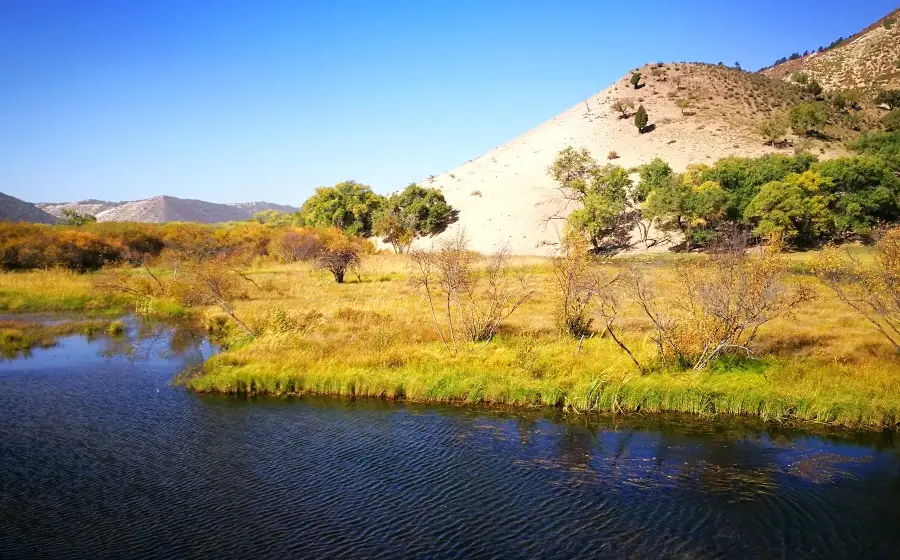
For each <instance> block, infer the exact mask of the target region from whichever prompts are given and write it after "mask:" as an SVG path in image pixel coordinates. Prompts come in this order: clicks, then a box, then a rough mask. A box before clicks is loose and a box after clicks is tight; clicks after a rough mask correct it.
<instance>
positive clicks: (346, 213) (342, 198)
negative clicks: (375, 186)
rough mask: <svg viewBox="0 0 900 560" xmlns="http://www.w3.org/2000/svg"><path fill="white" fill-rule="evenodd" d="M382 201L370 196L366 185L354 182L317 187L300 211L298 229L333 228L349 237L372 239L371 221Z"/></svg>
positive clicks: (377, 196)
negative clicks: (356, 236) (300, 227)
mask: <svg viewBox="0 0 900 560" xmlns="http://www.w3.org/2000/svg"><path fill="white" fill-rule="evenodd" d="M382 201H383V197H381V196H380V195H378V194H375V193H374V192H372V189H371V187H369V185H363V184H361V183H357V182H356V181H344V182H342V183H338V184H336V185H334V186H333V187H319V188H318V189H316V192H315V194H314V195H312V196H311V197H310V198H309V199H307V201H306V202H304V203H303V206H302V207H301V208H300V212H299V213H298V218H299V220H298V221H299V222H300V224H299V225H301V226H305V227H329V226H333V227H336V228H339V229H342V230H344V231H345V232H346V233H347V234H349V235H358V236H362V237H371V236H372V225H373V219H374V216H375V213H376V212H377V211H378V209H379V208H380V207H381V204H382Z"/></svg>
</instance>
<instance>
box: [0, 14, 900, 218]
mask: <svg viewBox="0 0 900 560" xmlns="http://www.w3.org/2000/svg"><path fill="white" fill-rule="evenodd" d="M896 6H897V4H896V0H893V1H891V0H865V1H863V2H855V3H851V4H848V3H847V2H846V1H835V0H819V1H813V0H794V1H789V2H784V1H774V0H761V1H755V2H731V1H724V2H712V1H703V2H700V1H682V2H672V1H670V0H666V1H656V0H644V1H641V2H602V1H597V0H591V1H586V2H582V1H580V0H572V1H569V2H559V3H557V2H550V1H542V2H528V1H510V2H499V1H491V0H481V1H475V0H456V1H449V2H436V1H435V2H432V1H427V0H426V1H423V0H419V1H415V2H376V1H369V2H344V1H338V0H321V1H312V0H309V1H303V0H296V1H292V2H271V1H265V0H258V1H249V0H248V1H246V2H230V1H225V0H216V1H213V0H207V1H191V0H176V1H169V0H146V1H144V0H109V1H98V0H71V1H66V2H47V1H43V0H0V191H2V192H5V193H7V194H11V195H13V196H17V197H20V198H24V199H26V200H29V201H33V202H37V201H57V200H78V199H84V198H101V199H113V200H122V199H125V200H129V199H137V198H145V197H148V196H152V195H156V194H170V195H173V196H179V197H188V198H202V199H207V200H212V201H220V202H236V201H242V200H260V199H262V200H271V201H274V202H281V203H290V204H298V205H299V204H300V203H301V202H302V201H303V200H304V199H305V198H306V197H307V196H309V194H310V193H311V192H312V190H313V189H314V188H315V187H316V186H320V185H328V184H333V183H335V182H338V181H341V180H344V179H356V180H358V181H362V182H365V183H368V184H371V185H372V186H373V188H374V189H375V190H376V191H379V192H390V191H392V190H395V189H397V188H401V187H403V186H404V185H405V184H407V183H409V182H411V181H415V180H420V179H423V178H425V177H427V176H428V175H430V174H437V173H440V172H442V171H445V170H448V169H451V168H453V167H456V166H457V165H459V164H461V163H463V162H465V161H467V160H469V159H471V158H473V157H476V156H478V155H480V154H482V153H484V152H486V151H487V150H489V149H491V148H493V147H494V146H497V145H500V144H502V143H504V142H506V141H507V140H510V139H512V138H514V137H515V136H517V135H519V134H521V133H522V132H525V131H526V130H528V129H530V128H532V127H533V126H535V125H537V124H539V123H541V122H543V121H544V120H546V119H548V118H550V117H552V116H554V115H556V114H557V113H559V112H561V111H563V110H565V109H567V108H569V107H571V106H572V105H574V104H576V103H578V102H579V101H580V100H582V99H584V98H586V97H588V96H589V95H591V94H593V93H596V92H597V91H599V90H601V89H603V88H605V87H606V86H607V85H609V84H610V83H611V82H612V81H613V80H615V79H617V78H619V77H620V76H622V75H623V74H624V73H625V72H626V71H628V70H629V69H631V68H634V67H636V66H639V65H641V64H643V63H646V62H650V61H657V60H662V61H672V60H685V61H706V62H718V61H723V62H726V63H728V64H732V63H734V62H735V61H740V62H741V64H742V65H743V67H744V68H749V69H756V68H759V67H761V66H765V65H768V64H770V63H771V62H772V61H773V60H775V59H776V58H779V57H781V56H786V55H789V54H790V53H791V52H793V51H803V50H805V49H813V48H815V47H817V46H818V45H822V44H827V43H829V42H831V41H832V40H833V39H835V38H837V37H838V36H839V35H844V36H846V35H849V34H851V33H854V32H856V31H858V30H860V29H862V28H863V27H865V26H867V25H869V24H870V23H872V22H873V21H875V20H876V19H878V18H880V17H882V16H883V15H884V14H886V13H887V12H889V11H890V10H891V9H893V8H895V7H896Z"/></svg>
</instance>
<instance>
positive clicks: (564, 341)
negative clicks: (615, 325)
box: [180, 250, 900, 427]
mask: <svg viewBox="0 0 900 560" xmlns="http://www.w3.org/2000/svg"><path fill="white" fill-rule="evenodd" d="M857 252H858V253H859V255H861V256H862V258H867V257H868V256H869V255H870V252H869V251H867V250H858V251H857ZM788 258H789V259H790V260H791V262H792V266H793V268H794V270H796V272H795V275H796V276H797V277H798V278H799V279H801V280H802V281H807V282H810V283H811V284H813V285H814V286H815V287H816V291H817V293H818V297H817V299H816V300H815V301H814V302H812V303H810V304H807V305H805V306H804V307H803V308H802V309H800V310H799V312H798V313H797V314H796V315H795V316H793V317H787V318H782V319H778V320H776V321H774V322H773V323H771V324H769V325H767V326H766V327H764V330H763V331H762V332H761V334H760V337H759V340H758V344H757V352H756V353H757V355H758V356H760V358H759V359H749V360H739V361H733V360H732V361H720V362H718V363H716V364H715V365H714V367H712V368H711V369H709V370H707V371H704V372H700V373H697V372H692V371H691V372H682V371H664V370H660V369H658V368H657V369H652V370H651V372H650V374H649V375H644V376H642V375H640V374H639V373H638V372H637V370H636V368H635V366H634V365H633V364H632V363H631V361H630V360H629V359H628V358H627V356H625V355H624V354H623V353H622V351H621V350H620V349H619V348H618V347H617V346H616V345H615V343H614V342H613V341H612V340H610V339H609V337H602V338H601V337H599V336H594V337H592V338H589V339H586V340H585V341H584V342H583V344H581V345H579V341H578V340H575V339H572V338H569V337H564V336H560V335H559V333H558V331H557V330H556V329H555V327H554V324H553V300H552V288H551V285H550V264H549V262H548V261H546V260H541V259H521V260H520V263H519V264H520V265H521V266H524V267H526V268H527V269H528V270H529V272H530V273H531V275H532V277H533V281H534V283H535V286H536V287H537V290H536V292H535V295H534V297H533V298H532V299H531V300H529V301H528V302H527V303H526V304H525V305H524V306H522V308H520V309H519V310H518V311H517V312H516V313H515V314H513V315H512V317H511V318H510V319H509V320H508V321H507V322H506V323H505V324H504V326H503V327H502V329H501V332H500V334H499V336H497V337H495V338H494V339H493V340H492V341H490V342H489V343H477V344H464V345H462V346H461V347H460V349H459V351H458V352H457V353H455V354H454V353H452V352H449V351H448V350H447V349H445V348H444V346H443V345H442V344H441V343H440V341H439V339H438V338H437V335H436V333H435V331H434V328H433V326H432V323H431V319H430V315H429V311H428V307H427V305H426V304H425V302H424V301H423V298H422V297H421V295H420V294H419V293H418V292H417V290H416V289H415V288H413V287H412V286H411V285H410V284H409V282H408V280H407V276H406V261H405V260H404V259H403V258H402V257H398V256H393V255H379V256H376V257H373V258H371V259H369V260H368V262H367V263H366V264H365V267H364V270H363V271H362V272H361V275H360V280H359V281H357V280H356V279H355V278H354V279H352V280H351V281H349V282H348V283H347V284H344V285H338V284H335V283H334V282H333V281H332V280H331V278H330V277H329V276H328V275H327V274H325V273H322V272H320V271H315V270H313V269H311V268H309V267H307V266H304V265H292V266H285V267H273V268H269V269H263V270H258V271H256V272H255V274H254V277H255V279H256V281H257V283H258V284H259V285H260V286H262V287H263V288H264V289H262V290H255V291H254V293H252V294H250V297H249V298H248V299H246V300H244V301H240V302H238V304H237V313H238V314H240V315H242V316H243V317H245V318H247V320H248V321H250V322H251V323H252V324H253V325H255V327H256V329H257V330H259V331H263V332H264V333H265V334H263V335H262V336H259V337H257V338H255V339H249V338H244V337H241V336H240V335H239V334H238V333H237V332H235V333H234V335H233V337H232V340H231V344H230V348H229V350H228V351H226V352H224V353H222V354H220V355H219V356H217V357H215V358H213V359H212V360H210V361H209V362H208V363H207V364H206V366H205V368H204V369H203V371H202V372H201V374H200V375H196V376H192V377H190V378H187V379H183V380H181V381H180V382H181V383H183V384H185V385H186V386H187V387H189V388H190V389H192V390H195V391H200V392H218V393H259V394H276V395H289V394H317V395H340V396H346V397H354V398H355V397H381V398H392V399H393V398H396V399H407V400H411V401H417V402H467V403H488V404H504V405H526V406H559V407H564V408H566V409H569V410H572V411H578V412H587V411H613V412H629V411H642V412H659V411H679V412H688V413H694V414H701V415H714V414H738V415H748V416H757V417H760V418H763V419H766V420H782V419H799V420H806V421H813V422H822V423H832V424H838V425H842V426H853V427H860V426H868V427H885V426H895V425H897V424H898V423H900V360H898V358H897V355H896V353H895V352H894V351H893V348H892V347H891V346H890V345H889V344H888V343H886V342H885V341H882V340H881V339H880V338H879V336H880V335H878V334H877V333H876V332H875V331H873V330H872V329H871V328H870V327H869V326H868V324H867V323H866V322H865V321H864V320H863V319H861V318H860V317H858V316H856V315H855V314H854V313H853V312H852V310H850V309H848V308H846V307H845V306H844V305H843V304H842V303H841V302H840V301H838V300H837V299H836V298H835V297H834V296H833V295H832V294H831V293H830V292H829V291H828V290H827V289H825V288H824V287H823V286H820V285H818V283H816V281H815V280H814V279H813V278H811V277H809V276H808V274H807V273H806V270H808V262H809V259H810V255H809V254H793V255H789V256H788ZM643 266H646V267H649V269H650V270H651V271H652V273H653V274H654V275H655V276H656V277H657V279H658V280H659V281H660V282H662V284H663V285H665V283H666V282H668V281H670V280H671V279H670V278H669V277H670V276H671V268H670V266H669V262H668V259H661V260H657V259H653V260H649V261H647V262H646V263H645V264H644V265H643ZM216 315H218V312H217V311H216V310H214V309H209V310H207V319H209V320H211V319H213V318H214V317H215V316H216ZM273 317H275V318H276V319H277V320H275V321H274V323H275V324H274V325H273ZM285 317H288V318H290V327H289V328H283V327H280V326H279V324H278V321H279V320H282V321H283V320H284V318H285ZM619 328H620V331H621V334H622V336H623V338H624V339H625V340H626V342H627V343H628V344H629V346H630V347H631V348H632V349H633V350H634V351H635V353H636V355H637V357H638V359H639V360H640V361H641V362H642V363H645V364H652V363H653V356H654V348H653V342H652V339H651V331H650V325H649V324H648V322H647V321H646V320H644V319H643V318H642V317H641V315H640V313H639V310H638V309H637V308H629V309H627V310H626V313H625V316H624V317H623V318H622V319H621V320H620V327H619Z"/></svg>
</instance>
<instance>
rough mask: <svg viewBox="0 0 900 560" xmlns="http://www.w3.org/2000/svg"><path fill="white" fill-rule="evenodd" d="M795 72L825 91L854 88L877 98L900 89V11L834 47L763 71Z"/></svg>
mask: <svg viewBox="0 0 900 560" xmlns="http://www.w3.org/2000/svg"><path fill="white" fill-rule="evenodd" d="M796 72H803V73H805V74H807V75H808V76H809V77H811V78H813V79H815V80H817V81H818V82H819V83H821V84H822V87H824V88H825V89H826V90H837V89H850V88H854V89H859V90H861V91H862V92H864V93H866V94H868V95H875V94H876V93H877V92H879V91H881V90H883V89H896V88H900V10H894V11H893V12H891V13H890V14H888V15H887V16H885V17H884V18H882V19H880V20H878V21H877V22H875V23H874V24H872V25H871V26H869V27H867V28H866V29H864V30H862V31H860V32H859V33H857V34H856V35H853V36H852V37H850V38H848V39H847V40H845V41H844V42H843V43H841V44H840V45H838V46H836V47H834V48H831V49H828V50H826V51H823V52H814V53H812V54H809V55H807V56H804V57H801V58H798V59H796V60H789V61H787V62H784V63H782V64H778V65H776V66H773V67H772V68H767V69H765V70H763V71H762V73H763V74H765V75H767V76H773V77H776V78H783V79H788V78H790V76H791V75H793V74H794V73H796Z"/></svg>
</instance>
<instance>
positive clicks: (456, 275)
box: [409, 232, 534, 352]
mask: <svg viewBox="0 0 900 560" xmlns="http://www.w3.org/2000/svg"><path fill="white" fill-rule="evenodd" d="M409 255H410V280H411V282H412V283H413V284H414V285H416V286H417V287H419V288H420V289H421V290H422V292H423V294H424V295H425V298H426V299H427V301H428V306H429V309H430V311H431V317H432V321H433V323H434V328H435V330H436V331H437V333H438V336H439V337H440V339H441V342H443V343H444V346H446V347H447V348H448V349H449V348H451V346H452V348H453V351H454V352H455V351H456V350H457V344H458V343H459V342H462V341H470V342H479V341H489V340H491V339H492V338H493V337H494V335H495V334H496V333H497V329H498V328H499V327H500V324H501V323H502V322H503V321H504V320H505V319H507V318H508V317H509V316H510V315H511V314H512V313H513V312H514V311H515V310H516V309H518V308H519V306H520V305H522V304H523V303H524V302H525V301H527V300H528V298H530V297H531V295H532V294H533V293H534V290H533V289H532V287H531V281H530V278H529V277H528V275H527V274H526V273H525V272H524V271H517V270H515V269H514V268H513V267H512V264H511V259H510V254H509V251H508V250H506V249H502V250H500V251H497V252H496V253H494V254H493V255H491V256H489V257H482V256H481V255H478V254H477V253H475V252H473V251H471V250H469V247H468V240H467V239H466V237H465V234H464V233H463V232H460V233H458V234H457V235H456V236H455V237H453V238H452V239H449V240H447V241H444V242H442V243H440V244H439V245H438V246H437V247H435V248H434V250H433V251H422V250H416V251H412V252H410V253H409ZM479 265H484V269H483V270H478V267H479Z"/></svg>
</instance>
